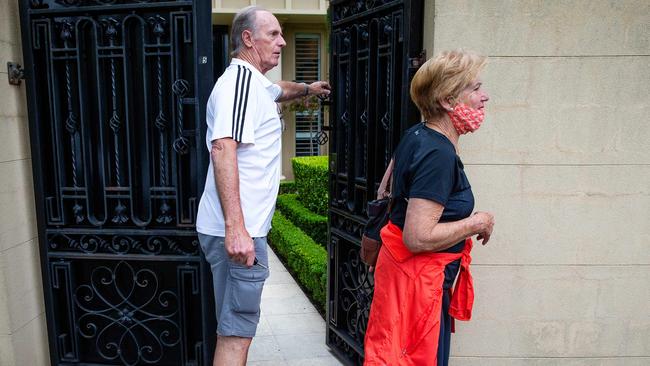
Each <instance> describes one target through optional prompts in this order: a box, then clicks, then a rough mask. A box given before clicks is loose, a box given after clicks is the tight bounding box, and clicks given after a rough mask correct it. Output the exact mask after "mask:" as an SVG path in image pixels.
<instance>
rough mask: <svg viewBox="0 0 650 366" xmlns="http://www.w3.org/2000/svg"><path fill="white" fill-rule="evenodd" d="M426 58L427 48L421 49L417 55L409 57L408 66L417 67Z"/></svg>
mask: <svg viewBox="0 0 650 366" xmlns="http://www.w3.org/2000/svg"><path fill="white" fill-rule="evenodd" d="M426 60H427V50H422V52H420V54H419V55H418V56H417V57H409V68H411V69H416V70H417V69H419V68H420V66H422V65H423V64H424V62H425V61H426Z"/></svg>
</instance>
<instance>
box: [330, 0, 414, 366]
mask: <svg viewBox="0 0 650 366" xmlns="http://www.w3.org/2000/svg"><path fill="white" fill-rule="evenodd" d="M423 3H424V1H423V0H402V1H391V0H383V1H382V0H365V1H364V0H357V1H354V0H341V1H336V0H332V1H331V3H330V7H331V9H330V10H331V14H332V19H331V21H332V34H331V47H332V55H331V57H332V60H331V63H330V65H331V72H330V79H331V80H332V82H333V84H334V88H335V92H334V102H333V105H332V109H331V114H330V126H331V128H332V138H331V140H330V189H329V192H330V209H329V220H330V240H329V247H328V253H329V261H328V271H329V285H328V301H329V302H328V307H327V344H328V345H329V346H330V347H332V349H333V350H335V351H336V352H337V353H339V355H340V356H341V357H342V358H343V359H345V360H347V361H348V363H349V364H361V363H362V360H363V337H364V334H365V329H366V325H367V320H368V313H369V310H370V302H371V300H372V292H373V278H372V276H371V275H369V274H368V273H367V271H366V268H365V266H364V265H363V264H362V263H361V262H360V261H359V255H358V251H359V245H360V237H361V230H362V228H363V225H364V223H365V221H366V220H367V215H366V212H365V211H366V202H367V201H368V200H372V199H374V196H375V194H376V192H377V188H378V186H379V182H380V181H381V178H382V175H383V173H384V169H385V167H386V166H387V165H388V162H389V161H390V158H391V154H392V152H393V149H394V148H395V146H396V144H397V142H398V141H399V138H400V136H401V132H402V131H403V130H404V129H406V128H407V127H408V126H410V125H412V124H413V123H415V122H417V121H418V119H419V114H418V112H417V109H416V108H415V106H414V105H413V104H412V103H411V102H410V98H409V92H408V90H409V81H410V80H411V78H412V76H413V74H414V72H415V70H417V67H419V64H420V62H421V56H422V54H421V49H422V48H421V47H422V14H423V10H424V9H423Z"/></svg>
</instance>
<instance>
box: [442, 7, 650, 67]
mask: <svg viewBox="0 0 650 366" xmlns="http://www.w3.org/2000/svg"><path fill="white" fill-rule="evenodd" d="M435 7H436V18H435V24H436V26H435V27H436V30H435V41H434V45H435V49H436V50H443V49H448V48H458V47H463V48H470V49H474V50H477V51H481V52H484V53H487V54H489V55H505V56H521V55H525V56H532V55H543V56H556V55H563V56H565V55H570V56H573V55H629V54H642V55H647V54H648V50H649V49H650V2H649V1H647V0H628V1H608V0H572V1H539V0H522V1H503V0H487V1H486V0H458V1H436V2H435Z"/></svg>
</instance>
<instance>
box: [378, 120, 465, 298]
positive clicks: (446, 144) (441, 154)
mask: <svg viewBox="0 0 650 366" xmlns="http://www.w3.org/2000/svg"><path fill="white" fill-rule="evenodd" d="M394 159H395V163H394V171H393V189H392V195H393V197H394V200H395V203H394V204H393V208H392V209H391V212H390V220H391V222H392V223H393V224H395V225H397V226H399V227H400V228H401V229H404V220H405V217H406V207H407V204H408V201H407V200H406V199H405V198H408V199H410V198H423V199H428V200H432V201H435V202H437V203H439V204H441V205H443V206H444V207H445V208H444V210H443V212H442V216H441V218H440V222H450V221H458V220H462V219H464V218H466V217H468V216H469V215H471V214H472V211H473V210H474V195H473V194H472V187H471V186H470V184H469V181H468V180H467V176H465V171H464V170H463V162H462V161H461V160H460V157H459V156H458V155H456V150H455V149H454V145H452V143H451V141H449V139H447V137H445V136H444V135H443V134H441V133H439V132H437V131H435V130H432V129H430V128H429V127H427V126H426V125H425V124H424V123H418V124H417V125H415V126H413V127H411V128H410V129H408V130H407V131H406V132H405V134H404V136H403V137H402V140H401V141H400V143H399V145H398V146H397V150H396V151H395V156H394ZM464 245H465V241H464V240H463V241H460V242H459V243H457V244H456V245H454V246H452V247H450V248H448V249H445V250H443V252H453V253H458V252H460V251H462V250H463V247H464ZM458 265H459V261H455V262H454V263H452V264H450V265H448V266H447V268H446V269H445V288H448V287H450V286H451V283H453V280H454V278H455V277H456V273H457V272H458ZM447 282H450V283H447Z"/></svg>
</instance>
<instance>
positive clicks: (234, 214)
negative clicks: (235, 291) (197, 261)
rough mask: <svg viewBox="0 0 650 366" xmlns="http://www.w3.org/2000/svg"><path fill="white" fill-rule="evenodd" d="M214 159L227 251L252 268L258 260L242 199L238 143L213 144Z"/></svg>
mask: <svg viewBox="0 0 650 366" xmlns="http://www.w3.org/2000/svg"><path fill="white" fill-rule="evenodd" d="M210 156H211V159H212V165H213V167H214V180H215V184H216V187H217V193H218V194H219V201H220V202H221V209H222V210H223V216H224V219H225V224H226V239H225V246H226V252H227V253H228V255H229V256H230V258H231V259H232V260H233V261H235V262H237V263H241V264H245V265H247V266H249V267H250V266H252V265H253V261H254V260H255V246H254V245H253V239H252V238H251V237H250V235H249V233H248V231H246V225H245V222H244V214H243V212H242V208H241V201H240V199H239V170H238V166H237V141H235V140H233V139H231V138H222V139H217V140H214V141H212V148H211V150H210Z"/></svg>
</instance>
